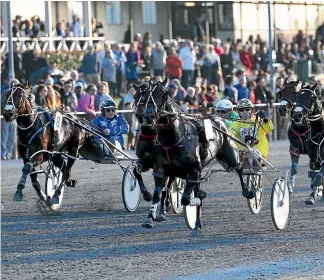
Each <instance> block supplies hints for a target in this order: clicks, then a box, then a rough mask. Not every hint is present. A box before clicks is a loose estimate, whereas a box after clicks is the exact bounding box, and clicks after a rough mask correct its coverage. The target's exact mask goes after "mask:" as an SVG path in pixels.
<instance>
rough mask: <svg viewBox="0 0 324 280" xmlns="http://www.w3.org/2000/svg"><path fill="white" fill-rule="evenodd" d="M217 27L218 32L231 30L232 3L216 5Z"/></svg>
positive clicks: (232, 25)
mask: <svg viewBox="0 0 324 280" xmlns="http://www.w3.org/2000/svg"><path fill="white" fill-rule="evenodd" d="M218 23H219V24H218V26H219V29H220V30H233V29H234V24H233V3H232V2H228V3H219V4H218Z"/></svg>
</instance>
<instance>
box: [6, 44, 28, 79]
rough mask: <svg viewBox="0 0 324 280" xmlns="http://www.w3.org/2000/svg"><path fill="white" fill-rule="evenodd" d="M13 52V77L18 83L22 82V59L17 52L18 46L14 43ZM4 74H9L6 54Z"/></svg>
mask: <svg viewBox="0 0 324 280" xmlns="http://www.w3.org/2000/svg"><path fill="white" fill-rule="evenodd" d="M13 47H14V52H13V60H14V71H15V77H16V79H18V80H19V81H22V80H23V77H24V75H23V72H22V57H21V54H20V51H19V44H18V43H15V44H14V46H13ZM5 73H7V74H8V73H9V56H8V54H7V55H6V58H5ZM5 73H3V74H5Z"/></svg>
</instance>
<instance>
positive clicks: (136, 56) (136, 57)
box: [126, 43, 141, 86]
mask: <svg viewBox="0 0 324 280" xmlns="http://www.w3.org/2000/svg"><path fill="white" fill-rule="evenodd" d="M126 58H127V61H126V79H127V82H128V86H129V84H131V83H133V82H137V81H138V72H137V67H138V65H139V63H140V59H141V55H140V52H139V51H138V50H137V45H136V43H132V44H131V45H130V49H129V51H128V52H127V55H126Z"/></svg>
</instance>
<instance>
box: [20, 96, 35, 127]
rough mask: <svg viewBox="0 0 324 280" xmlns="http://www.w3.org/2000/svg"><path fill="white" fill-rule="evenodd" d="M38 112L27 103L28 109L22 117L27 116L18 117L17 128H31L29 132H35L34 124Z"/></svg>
mask: <svg viewBox="0 0 324 280" xmlns="http://www.w3.org/2000/svg"><path fill="white" fill-rule="evenodd" d="M35 113H36V112H34V111H33V108H32V107H31V105H30V103H27V102H26V109H25V110H24V112H23V113H21V115H25V116H19V117H17V126H18V129H19V127H21V128H27V127H30V126H31V127H30V128H29V130H33V125H32V124H33V123H34V122H35V118H36V114H35Z"/></svg>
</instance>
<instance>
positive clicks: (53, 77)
mask: <svg viewBox="0 0 324 280" xmlns="http://www.w3.org/2000/svg"><path fill="white" fill-rule="evenodd" d="M74 20H75V21H74V22H75V23H77V22H78V21H77V18H74ZM73 26H76V25H75V24H74V25H73ZM77 29H78V28H77V27H75V30H77ZM62 34H64V32H63V33H62ZM73 34H74V31H73ZM62 36H63V35H62ZM321 36H323V35H317V36H316V39H315V40H308V41H309V43H308V44H307V43H306V41H307V40H306V38H305V36H304V35H303V33H302V32H301V31H300V32H298V34H297V36H296V37H295V38H294V40H293V42H292V43H291V44H286V43H284V42H278V43H279V51H278V52H277V54H276V60H275V61H276V62H278V63H280V64H281V65H282V70H281V72H277V73H276V81H275V85H274V86H275V90H274V91H272V90H271V89H270V87H269V85H270V77H269V55H268V48H267V44H266V43H265V42H264V41H263V39H262V38H261V37H260V36H257V38H255V39H254V38H253V37H252V36H250V37H249V39H248V41H247V42H242V40H240V39H238V40H236V41H235V42H234V41H233V40H231V39H228V40H226V41H224V42H222V41H221V40H220V39H213V40H212V44H201V43H194V42H193V41H190V40H186V41H181V40H172V41H171V42H170V43H169V44H168V45H166V44H165V42H164V40H161V41H158V42H154V43H153V42H152V39H151V34H150V33H149V32H146V33H145V34H144V36H143V38H142V36H141V35H140V34H136V36H135V38H134V41H133V42H132V43H131V44H130V47H129V49H128V50H125V49H124V48H121V47H120V45H118V44H115V45H109V44H105V45H104V47H103V48H98V47H94V46H89V47H88V49H87V52H86V53H85V54H84V55H83V58H82V60H81V63H80V67H79V68H78V69H75V70H73V71H71V72H69V73H62V72H61V71H60V69H57V65H56V63H55V62H53V63H51V64H48V62H47V61H46V59H45V58H43V57H42V55H41V53H40V52H39V51H38V50H33V51H28V52H25V53H23V54H21V53H20V52H19V49H18V48H15V53H14V67H15V73H16V77H17V78H18V79H19V80H21V81H22V82H24V81H25V82H27V81H28V83H29V84H30V85H32V86H33V88H32V91H33V93H34V94H35V102H36V104H38V105H39V106H42V107H44V108H47V109H50V110H54V109H55V108H61V109H63V110H66V111H70V112H71V111H72V112H83V113H85V114H86V118H87V119H89V120H91V119H93V118H94V116H95V112H96V111H98V109H99V104H100V103H101V102H102V101H103V100H104V99H108V98H113V99H115V100H118V102H119V109H132V108H133V103H134V98H133V95H134V93H135V90H134V88H133V86H132V84H133V83H139V82H140V81H148V80H149V79H150V77H152V78H154V79H155V80H160V81H162V80H163V79H165V78H169V80H170V82H169V84H168V91H169V94H170V96H171V97H172V98H174V100H175V101H176V102H177V103H178V104H179V105H181V106H182V108H183V110H185V111H188V110H189V109H191V108H194V109H199V110H201V111H208V110H209V108H210V107H215V104H216V103H217V102H218V101H219V100H220V99H222V98H227V99H229V100H230V101H232V103H233V104H237V102H238V101H239V100H240V99H242V98H248V99H250V100H251V101H252V103H254V104H256V103H257V104H258V103H259V104H260V103H263V104H272V103H273V102H276V101H277V96H276V93H277V92H278V90H279V88H281V87H282V86H283V82H284V77H288V78H289V79H297V77H296V74H295V72H294V70H293V69H294V63H296V62H298V61H300V60H311V61H312V65H313V69H312V70H313V73H317V72H319V70H318V69H319V67H321V66H322V65H323V63H324V44H323V37H321ZM3 67H4V69H3V71H4V72H5V71H6V70H7V68H8V58H7V57H4V63H3ZM2 77H5V76H4V75H3V76H2ZM6 86H8V81H7V80H5V79H4V80H3V81H2V89H1V90H2V92H3V90H4V89H5V88H6ZM126 119H127V120H128V121H129V124H130V128H131V129H130V135H129V139H131V143H129V145H128V148H131V147H132V146H133V138H134V134H135V129H136V121H135V120H134V118H133V115H132V114H129V115H127V116H126Z"/></svg>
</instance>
